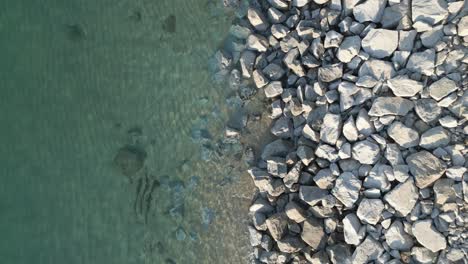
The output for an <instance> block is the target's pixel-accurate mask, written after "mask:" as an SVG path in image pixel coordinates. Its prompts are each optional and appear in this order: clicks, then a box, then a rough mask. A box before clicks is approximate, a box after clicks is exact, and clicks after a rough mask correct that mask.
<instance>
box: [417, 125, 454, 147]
mask: <svg viewBox="0 0 468 264" xmlns="http://www.w3.org/2000/svg"><path fill="white" fill-rule="evenodd" d="M449 143H450V133H449V132H448V131H447V130H446V129H445V128H443V127H441V126H438V127H434V128H431V129H429V130H427V131H426V132H424V133H423V134H422V135H421V142H420V143H419V145H420V146H421V147H423V148H425V149H436V148H438V147H445V146H447V145H448V144H449Z"/></svg>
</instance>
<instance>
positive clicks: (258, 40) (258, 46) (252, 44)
mask: <svg viewBox="0 0 468 264" xmlns="http://www.w3.org/2000/svg"><path fill="white" fill-rule="evenodd" d="M268 46H269V43H268V40H267V39H266V38H265V37H264V36H261V35H257V34H251V35H249V36H248V37H247V48H248V49H250V50H255V51H258V52H265V51H267V49H268Z"/></svg>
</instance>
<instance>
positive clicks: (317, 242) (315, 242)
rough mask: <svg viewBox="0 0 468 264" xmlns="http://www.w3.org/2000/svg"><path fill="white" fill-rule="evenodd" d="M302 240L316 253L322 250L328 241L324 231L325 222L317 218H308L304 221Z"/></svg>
mask: <svg viewBox="0 0 468 264" xmlns="http://www.w3.org/2000/svg"><path fill="white" fill-rule="evenodd" d="M301 238H302V240H303V241H304V242H306V243H307V245H309V246H310V247H311V248H312V250H314V251H316V250H319V249H321V248H322V247H323V246H324V245H325V241H326V239H327V236H326V234H325V231H324V230H323V222H322V221H321V220H318V219H316V218H308V219H307V220H306V221H304V225H303V227H302V233H301Z"/></svg>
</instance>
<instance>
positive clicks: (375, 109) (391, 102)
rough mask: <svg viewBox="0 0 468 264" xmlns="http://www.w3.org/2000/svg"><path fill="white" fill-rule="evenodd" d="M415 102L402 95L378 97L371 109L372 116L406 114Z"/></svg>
mask: <svg viewBox="0 0 468 264" xmlns="http://www.w3.org/2000/svg"><path fill="white" fill-rule="evenodd" d="M413 106H414V104H413V102H412V101H410V100H407V99H403V98H400V97H378V98H377V99H375V100H374V102H373V103H372V107H371V109H370V110H369V115H370V116H384V115H400V116H405V115H406V114H408V112H409V111H410V110H411V109H413Z"/></svg>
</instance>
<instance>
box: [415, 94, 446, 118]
mask: <svg viewBox="0 0 468 264" xmlns="http://www.w3.org/2000/svg"><path fill="white" fill-rule="evenodd" d="M414 110H415V111H416V114H418V116H419V118H421V119H422V120H423V121H424V122H426V123H429V122H432V121H434V120H436V119H437V118H438V117H439V115H440V114H441V113H442V109H441V108H440V106H439V105H438V104H437V102H436V101H435V100H434V99H431V98H422V99H419V100H417V101H416V104H415V109H414Z"/></svg>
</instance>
